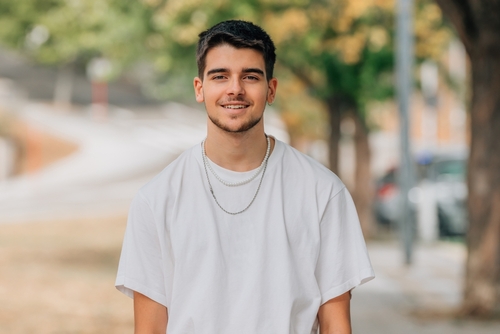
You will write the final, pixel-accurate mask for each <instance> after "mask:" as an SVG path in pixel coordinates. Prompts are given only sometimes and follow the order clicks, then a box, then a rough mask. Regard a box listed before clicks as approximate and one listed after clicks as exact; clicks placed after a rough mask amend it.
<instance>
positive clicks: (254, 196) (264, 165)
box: [201, 135, 270, 216]
mask: <svg viewBox="0 0 500 334" xmlns="http://www.w3.org/2000/svg"><path fill="white" fill-rule="evenodd" d="M266 138H267V143H268V151H270V149H269V146H270V145H269V137H268V136H267V135H266ZM201 155H202V159H203V167H204V168H205V175H206V176H207V181H208V186H209V188H210V193H211V194H212V197H213V198H214V200H215V203H217V206H218V207H219V208H220V209H221V210H222V211H224V212H225V213H227V214H229V215H233V216H235V215H239V214H240V213H243V212H245V211H247V210H248V208H249V207H250V206H251V205H252V204H253V202H254V201H255V198H256V197H257V194H258V193H259V190H260V186H261V185H262V180H263V179H264V174H265V173H266V169H267V162H268V160H269V154H268V152H266V157H265V158H264V161H263V162H262V164H261V166H263V169H262V176H261V177H260V181H259V186H258V187H257V191H255V194H254V195H253V197H252V200H251V201H250V203H249V204H248V205H247V206H246V207H245V208H244V209H243V210H240V211H237V212H231V211H228V210H226V209H224V208H223V207H222V205H220V203H219V201H218V200H217V197H216V196H215V193H214V189H213V188H212V183H211V182H210V177H208V169H207V164H208V161H207V159H208V158H207V156H206V154H205V141H203V142H202V143H201ZM209 168H210V167H209ZM214 175H216V174H214ZM255 176H257V174H255ZM255 176H253V178H252V180H253V179H254V178H255ZM248 182H250V181H248ZM248 182H247V183H248Z"/></svg>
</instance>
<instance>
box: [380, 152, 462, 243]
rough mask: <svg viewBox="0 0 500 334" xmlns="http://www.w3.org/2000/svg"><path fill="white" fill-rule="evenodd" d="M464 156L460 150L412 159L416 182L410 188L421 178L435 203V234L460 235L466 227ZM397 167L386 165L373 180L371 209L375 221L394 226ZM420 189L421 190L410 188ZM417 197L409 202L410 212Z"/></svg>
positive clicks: (397, 211) (397, 208) (397, 205)
mask: <svg viewBox="0 0 500 334" xmlns="http://www.w3.org/2000/svg"><path fill="white" fill-rule="evenodd" d="M466 164H467V156H466V154H464V153H462V152H455V153H439V154H433V155H432V156H431V157H430V159H423V160H422V159H416V163H415V171H416V174H417V175H416V183H415V188H414V189H413V190H419V185H420V184H422V182H425V184H426V186H427V188H426V191H430V192H431V194H432V198H433V203H432V205H435V211H436V214H437V222H438V226H439V236H441V237H445V236H462V235H464V234H465V233H466V230H467V223H468V219H467V210H466V199H467V186H466V182H465V179H466ZM397 177H398V169H397V168H392V169H390V170H389V171H388V172H387V173H386V174H385V175H384V176H383V177H381V178H380V179H379V180H378V181H377V183H376V193H375V200H374V211H375V217H376V218H377V221H378V222H379V223H380V224H382V225H386V226H390V227H393V228H397V224H398V221H399V215H400V207H401V205H400V192H399V188H398V182H397ZM411 193H421V192H418V191H417V192H415V191H413V192H411ZM417 201H418V198H417V199H415V198H413V201H411V202H410V204H411V206H412V212H413V213H414V214H418V213H417V210H418V205H417Z"/></svg>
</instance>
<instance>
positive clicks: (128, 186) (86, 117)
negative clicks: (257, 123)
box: [0, 94, 288, 223]
mask: <svg viewBox="0 0 500 334" xmlns="http://www.w3.org/2000/svg"><path fill="white" fill-rule="evenodd" d="M1 96H2V94H0V97H1ZM3 101H4V100H2V99H1V98H0V106H2V102H3ZM4 109H7V110H10V111H11V112H12V113H13V114H15V116H16V117H17V118H19V119H20V120H22V121H23V122H25V123H27V124H29V126H30V128H34V129H36V131H37V132H38V131H39V132H44V133H48V134H51V135H52V136H55V137H59V138H61V139H64V140H67V141H70V142H73V143H75V144H76V145H77V146H78V149H77V151H76V152H75V153H72V154H71V155H69V156H67V157H65V158H63V159H61V160H58V161H56V162H55V163H53V164H51V165H49V166H47V167H45V168H43V169H41V170H39V171H37V172H35V173H31V174H24V175H20V176H18V177H15V178H11V179H7V180H5V181H3V182H0V223H13V222H29V221H47V220H53V219H72V218H86V217H95V216H116V215H123V214H126V213H127V211H128V206H129V204H130V201H131V200H132V198H133V196H134V194H135V193H136V192H137V190H138V189H139V188H140V187H141V186H142V185H143V184H145V183H146V182H147V181H148V180H150V179H151V178H152V177H153V176H154V175H155V174H157V173H159V172H160V171H161V170H162V169H163V168H164V167H165V166H166V165H167V164H168V163H169V162H170V161H172V160H173V159H175V157H177V156H178V155H179V154H180V153H181V152H183V151H184V150H186V149H188V148H189V147H191V146H193V145H196V144H197V143H199V142H201V140H202V139H203V138H204V137H205V136H206V116H205V113H204V112H203V111H202V110H198V109H193V108H190V107H187V106H185V105H182V104H178V103H167V104H164V105H159V106H148V107H142V108H141V107H133V108H131V109H124V108H118V107H113V106H110V107H109V111H108V115H107V117H106V120H105V121H103V120H95V119H94V117H93V116H92V115H93V114H92V113H91V109H90V108H83V107H82V108H77V107H73V109H72V110H64V109H60V108H59V109H58V108H55V107H54V106H52V105H51V104H47V103H39V102H38V103H37V102H33V101H29V100H23V99H22V98H17V99H16V103H15V107H12V104H11V105H10V106H6V107H4ZM265 120H266V129H267V131H268V132H269V133H270V134H272V135H275V136H276V137H277V138H278V139H281V140H284V141H288V138H287V134H286V132H285V131H284V128H283V125H282V124H281V123H280V122H279V119H278V118H277V117H276V116H275V115H274V114H273V112H272V110H270V111H268V112H266V119H265Z"/></svg>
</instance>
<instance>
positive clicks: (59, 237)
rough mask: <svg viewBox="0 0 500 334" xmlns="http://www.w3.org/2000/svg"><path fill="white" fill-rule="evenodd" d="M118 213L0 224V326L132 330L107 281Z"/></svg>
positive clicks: (65, 333)
mask: <svg viewBox="0 0 500 334" xmlns="http://www.w3.org/2000/svg"><path fill="white" fill-rule="evenodd" d="M125 223H126V218H125V217H117V218H107V219H103V218H100V219H87V220H74V221H59V222H40V223H30V224H15V225H0V333H1V334H21V333H23V334H24V333H30V334H32V333H37V334H49V333H50V334H56V333H57V334H77V333H78V334H80V333H81V334H84V333H85V334H87V333H107V334H112V333H132V332H133V313H132V301H131V299H129V298H128V297H126V296H124V295H122V294H121V293H120V292H118V291H117V290H116V289H115V288H114V279H115V274H116V269H117V263H118V258H119V253H120V249H121V242H122V238H123V233H124V230H125Z"/></svg>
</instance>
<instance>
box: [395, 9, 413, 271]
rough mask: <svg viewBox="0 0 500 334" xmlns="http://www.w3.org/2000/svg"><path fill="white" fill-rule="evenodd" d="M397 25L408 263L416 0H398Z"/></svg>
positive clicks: (403, 225) (401, 176)
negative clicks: (410, 133)
mask: <svg viewBox="0 0 500 334" xmlns="http://www.w3.org/2000/svg"><path fill="white" fill-rule="evenodd" d="M397 9H398V11H397V27H396V28H397V29H396V72H397V96H398V105H399V116H400V117H399V120H400V141H401V144H400V145H401V164H400V169H399V189H400V191H401V196H400V198H401V206H400V208H401V213H400V231H401V238H402V241H403V246H404V255H405V263H406V264H411V262H412V255H413V217H412V213H411V211H412V210H411V207H410V201H409V198H408V193H409V191H410V189H411V187H412V185H413V181H414V180H413V175H414V174H413V164H412V158H411V148H410V138H409V137H410V136H409V132H410V117H409V113H410V98H411V93H412V88H413V80H412V67H413V33H412V30H413V0H398V8H397Z"/></svg>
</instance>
